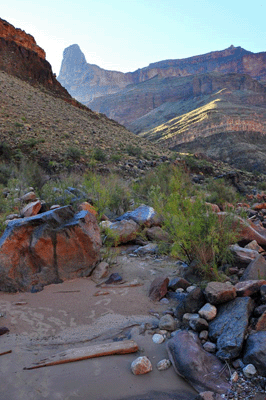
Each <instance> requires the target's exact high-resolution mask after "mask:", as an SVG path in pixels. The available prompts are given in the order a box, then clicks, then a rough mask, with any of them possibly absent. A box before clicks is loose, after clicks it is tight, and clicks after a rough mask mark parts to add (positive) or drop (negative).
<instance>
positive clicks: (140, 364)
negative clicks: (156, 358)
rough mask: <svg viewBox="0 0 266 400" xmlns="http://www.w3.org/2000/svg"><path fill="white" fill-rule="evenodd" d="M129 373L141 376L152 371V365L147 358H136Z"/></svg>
mask: <svg viewBox="0 0 266 400" xmlns="http://www.w3.org/2000/svg"><path fill="white" fill-rule="evenodd" d="M131 371H132V372H133V374H134V375H143V374H147V373H148V372H150V371H152V364H151V362H150V360H149V359H148V357H146V356H143V357H138V358H137V359H136V360H134V361H133V362H132V363H131Z"/></svg>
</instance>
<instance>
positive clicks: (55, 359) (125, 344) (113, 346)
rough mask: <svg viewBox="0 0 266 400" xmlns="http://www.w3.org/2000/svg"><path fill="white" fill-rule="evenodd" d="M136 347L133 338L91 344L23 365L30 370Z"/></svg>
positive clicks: (123, 352)
mask: <svg viewBox="0 0 266 400" xmlns="http://www.w3.org/2000/svg"><path fill="white" fill-rule="evenodd" d="M138 349H139V348H138V345H137V343H136V342H134V340H124V341H122V342H112V343H103V344H96V345H93V346H86V347H80V348H77V349H68V350H66V351H62V352H60V353H57V354H55V355H53V356H51V357H48V358H45V359H44V360H41V361H39V362H38V363H34V364H33V365H32V366H30V367H25V368H24V369H26V370H30V369H36V368H42V367H48V366H52V365H59V364H65V363H71V362H74V361H81V360H87V359H88V358H95V357H103V356H110V355H115V354H129V353H135V352H136V351H138Z"/></svg>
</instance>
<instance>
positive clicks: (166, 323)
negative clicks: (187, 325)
mask: <svg viewBox="0 0 266 400" xmlns="http://www.w3.org/2000/svg"><path fill="white" fill-rule="evenodd" d="M159 328H160V329H166V330H167V331H174V330H175V329H176V322H175V320H174V318H173V317H172V316H171V315H169V314H166V315H164V316H163V317H162V318H161V319H160V321H159Z"/></svg>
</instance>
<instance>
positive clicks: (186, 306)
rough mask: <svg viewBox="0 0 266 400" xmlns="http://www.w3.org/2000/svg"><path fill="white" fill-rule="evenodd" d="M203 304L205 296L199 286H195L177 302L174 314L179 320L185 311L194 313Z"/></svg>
mask: <svg viewBox="0 0 266 400" xmlns="http://www.w3.org/2000/svg"><path fill="white" fill-rule="evenodd" d="M204 304H205V297H204V294H203V292H202V290H201V289H200V288H199V287H195V288H194V289H193V290H192V291H191V292H189V293H188V294H187V295H186V296H185V297H183V299H182V300H181V301H180V302H179V304H178V305H177V307H176V309H175V312H174V315H175V317H176V318H178V319H180V320H181V319H182V317H183V315H184V314H185V313H192V314H193V313H196V312H198V310H199V309H200V308H201V307H203V306H204Z"/></svg>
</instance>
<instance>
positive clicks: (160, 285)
mask: <svg viewBox="0 0 266 400" xmlns="http://www.w3.org/2000/svg"><path fill="white" fill-rule="evenodd" d="M168 283H169V278H167V277H165V276H158V277H157V278H155V279H154V280H153V281H152V283H151V285H150V289H149V298H150V299H151V300H153V301H159V300H161V299H162V298H163V297H164V296H165V295H166V293H167V286H168Z"/></svg>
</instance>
